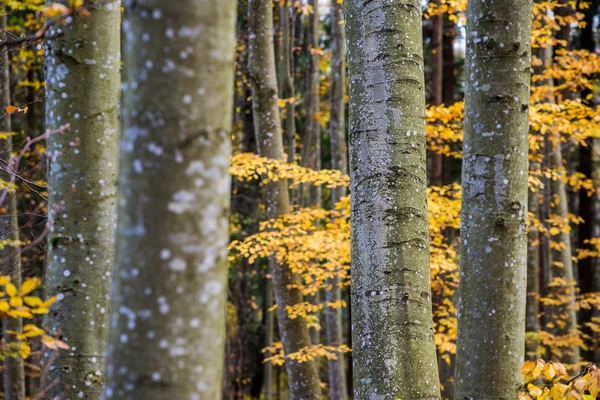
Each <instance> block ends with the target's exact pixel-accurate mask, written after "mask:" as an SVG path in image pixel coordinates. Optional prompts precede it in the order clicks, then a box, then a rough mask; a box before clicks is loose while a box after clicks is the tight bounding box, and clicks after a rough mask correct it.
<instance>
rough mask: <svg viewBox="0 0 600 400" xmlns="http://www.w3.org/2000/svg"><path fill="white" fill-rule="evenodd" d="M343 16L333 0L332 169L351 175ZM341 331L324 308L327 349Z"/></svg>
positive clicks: (338, 386)
mask: <svg viewBox="0 0 600 400" xmlns="http://www.w3.org/2000/svg"><path fill="white" fill-rule="evenodd" d="M343 23H344V15H343V9H342V5H341V4H340V3H338V1H337V0H331V116H330V119H329V125H330V141H331V168H332V169H337V170H339V171H341V172H342V173H343V174H348V153H347V148H346V147H347V145H346V129H345V119H344V118H345V109H346V107H345V105H346V102H345V99H344V97H345V93H346V33H345V31H344V25H343ZM346 195H347V190H346V188H345V187H342V186H340V187H337V188H335V189H332V191H331V197H332V199H331V200H332V205H333V206H334V207H335V203H336V202H337V201H339V200H340V199H341V198H342V197H344V196H346ZM330 283H331V285H332V288H331V289H330V290H328V291H326V294H325V296H326V300H327V301H328V302H339V301H340V300H341V299H342V289H341V288H340V279H339V277H337V278H334V279H332V280H331V281H330ZM343 332H344V331H343V328H342V309H341V308H331V307H327V308H326V309H325V333H326V339H327V345H328V346H339V345H341V344H343V343H344V339H343ZM328 374H329V398H330V400H346V399H347V398H348V391H347V386H346V370H345V365H344V355H343V353H340V354H338V358H337V360H329V362H328Z"/></svg>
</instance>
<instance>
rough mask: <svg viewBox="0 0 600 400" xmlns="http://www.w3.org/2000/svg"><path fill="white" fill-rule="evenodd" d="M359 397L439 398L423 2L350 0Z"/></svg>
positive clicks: (355, 337) (355, 356) (355, 352)
mask: <svg viewBox="0 0 600 400" xmlns="http://www.w3.org/2000/svg"><path fill="white" fill-rule="evenodd" d="M344 7H345V16H346V23H347V31H346V32H347V34H348V49H349V52H348V61H349V66H350V70H349V80H350V123H349V125H350V126H349V130H350V135H349V139H350V173H351V182H352V210H351V221H352V228H353V229H352V239H351V246H352V293H351V296H352V325H353V328H352V330H353V337H352V343H353V360H354V368H353V369H354V398H355V399H357V400H362V399H374V398H377V399H397V398H402V399H403V400H412V399H439V398H440V392H439V378H438V371H437V362H436V352H435V344H434V338H433V322H432V312H431V289H430V282H429V272H430V271H429V233H428V226H427V171H426V150H425V90H424V75H423V47H422V30H421V11H420V10H421V3H420V2H419V1H416V0H412V1H409V2H399V1H392V2H390V1H384V0H373V1H360V0H346V1H344Z"/></svg>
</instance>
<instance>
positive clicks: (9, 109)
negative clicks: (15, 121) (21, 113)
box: [4, 106, 19, 114]
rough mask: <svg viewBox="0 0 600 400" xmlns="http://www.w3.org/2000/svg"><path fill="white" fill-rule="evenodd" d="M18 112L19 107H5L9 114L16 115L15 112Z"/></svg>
mask: <svg viewBox="0 0 600 400" xmlns="http://www.w3.org/2000/svg"><path fill="white" fill-rule="evenodd" d="M18 110H19V107H15V106H7V107H4V111H6V113H7V114H12V113H14V112H15V111H18Z"/></svg>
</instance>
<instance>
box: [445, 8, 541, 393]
mask: <svg viewBox="0 0 600 400" xmlns="http://www.w3.org/2000/svg"><path fill="white" fill-rule="evenodd" d="M531 15H532V3H531V0H509V1H498V0H492V1H486V0H471V1H469V4H468V10H467V21H468V26H467V56H466V60H467V61H466V77H467V84H466V102H465V124H464V125H465V139H464V144H463V148H464V151H463V171H462V184H463V200H462V205H463V206H462V215H461V231H460V233H461V245H462V246H461V274H460V287H459V307H458V339H457V354H456V358H457V371H456V398H457V399H482V398H485V399H488V398H489V399H492V398H493V399H512V398H514V397H515V395H516V394H515V393H516V391H517V390H518V388H519V386H520V384H521V383H522V376H521V373H520V367H521V363H522V362H523V356H524V351H525V306H526V294H527V287H526V284H527V282H526V280H527V185H528V182H527V176H528V165H527V154H528V141H527V135H528V131H529V126H528V115H529V113H528V112H529V84H530V77H531V72H530V69H531V63H530V60H531V46H530V41H531Z"/></svg>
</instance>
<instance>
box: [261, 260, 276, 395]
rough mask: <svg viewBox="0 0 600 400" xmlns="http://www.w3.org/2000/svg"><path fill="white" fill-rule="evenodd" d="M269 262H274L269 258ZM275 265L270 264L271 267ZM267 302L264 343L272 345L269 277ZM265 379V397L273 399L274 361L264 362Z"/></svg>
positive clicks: (272, 326)
mask: <svg viewBox="0 0 600 400" xmlns="http://www.w3.org/2000/svg"><path fill="white" fill-rule="evenodd" d="M269 263H272V261H271V260H269ZM272 268H273V267H272V266H271V265H269V269H272ZM265 281H266V282H265V293H264V296H265V304H264V307H263V310H264V311H263V313H264V318H263V321H264V328H265V341H264V345H265V347H266V346H270V345H271V344H273V340H274V338H275V317H274V315H273V312H272V311H270V310H269V309H270V308H271V307H272V306H273V281H272V280H271V279H269V278H267V279H265ZM263 368H264V378H263V379H264V380H263V399H264V400H271V398H272V397H273V396H272V386H273V363H270V362H268V363H265V364H264V367H263Z"/></svg>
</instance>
